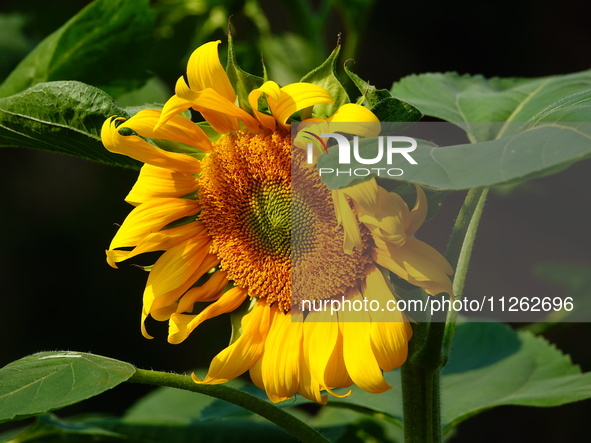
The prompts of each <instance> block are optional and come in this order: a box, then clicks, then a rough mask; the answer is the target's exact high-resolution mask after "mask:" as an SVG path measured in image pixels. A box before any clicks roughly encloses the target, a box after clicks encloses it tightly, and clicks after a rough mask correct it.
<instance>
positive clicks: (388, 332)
mask: <svg viewBox="0 0 591 443" xmlns="http://www.w3.org/2000/svg"><path fill="white" fill-rule="evenodd" d="M411 336H412V329H411V327H410V324H409V323H406V322H372V324H371V345H372V349H373V353H374V355H375V356H376V360H377V361H378V364H379V365H380V368H382V369H383V370H384V371H391V370H392V369H394V368H397V367H399V366H401V365H402V364H403V363H404V362H405V361H406V357H407V353H408V340H410V337H411Z"/></svg>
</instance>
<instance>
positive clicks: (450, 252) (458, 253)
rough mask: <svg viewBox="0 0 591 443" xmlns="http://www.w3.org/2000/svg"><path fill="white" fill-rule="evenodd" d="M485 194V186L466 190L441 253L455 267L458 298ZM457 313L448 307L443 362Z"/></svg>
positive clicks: (455, 289) (466, 271)
mask: <svg viewBox="0 0 591 443" xmlns="http://www.w3.org/2000/svg"><path fill="white" fill-rule="evenodd" d="M487 195H488V188H477V189H471V190H470V191H469V192H468V195H467V196H466V200H464V204H463V205H462V208H461V209H460V213H459V215H458V218H457V220H456V223H455V225H454V228H453V231H452V234H451V238H450V240H449V244H448V246H447V251H446V254H445V255H446V257H447V260H448V261H449V263H450V264H451V266H452V267H453V268H454V269H455V276H454V282H453V291H454V298H455V299H456V300H458V299H461V298H462V294H463V292H464V284H465V282H466V275H467V273H468V264H469V262H470V257H471V256H472V248H473V247H474V239H475V238H476V231H477V230H478V224H479V223H480V218H481V217H482V210H483V209H484V203H485V201H486V196H487ZM457 316H458V314H457V312H456V311H454V310H451V311H450V312H449V314H448V316H447V323H446V324H445V337H444V339H443V360H444V361H445V362H447V358H448V357H449V350H450V347H451V342H452V340H453V335H454V332H455V328H456V318H457Z"/></svg>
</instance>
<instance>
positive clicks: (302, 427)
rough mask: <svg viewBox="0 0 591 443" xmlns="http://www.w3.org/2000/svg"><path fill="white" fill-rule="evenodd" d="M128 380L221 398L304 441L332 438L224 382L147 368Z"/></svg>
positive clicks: (325, 440) (326, 440) (321, 440)
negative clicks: (201, 380)
mask: <svg viewBox="0 0 591 443" xmlns="http://www.w3.org/2000/svg"><path fill="white" fill-rule="evenodd" d="M128 381H129V382H132V383H142V384H148V385H154V386H168V387H171V388H178V389H184V390H186V391H193V392H198V393H200V394H205V395H209V396H210V397H215V398H219V399H221V400H225V401H227V402H229V403H233V404H235V405H237V406H240V407H242V408H244V409H247V410H249V411H252V412H254V413H255V414H258V415H260V416H261V417H264V418H266V419H267V420H269V421H271V422H273V423H275V424H276V425H277V426H280V427H281V428H283V429H285V430H286V431H287V432H289V433H290V434H291V435H293V436H294V437H296V438H297V439H298V440H300V441H305V442H322V443H326V442H329V440H328V439H327V438H326V437H324V436H323V435H322V434H320V433H319V432H318V431H316V430H315V429H313V428H311V427H310V426H308V425H307V424H305V423H303V422H302V421H300V420H298V419H297V418H295V417H294V416H293V415H291V414H289V413H288V412H286V411H284V410H283V409H280V408H278V407H277V406H274V405H272V404H271V403H269V402H267V401H265V400H262V399H260V398H257V397H254V396H252V395H250V394H247V393H246V392H242V391H238V390H236V389H232V388H229V387H227V386H224V385H203V384H197V383H195V382H194V381H193V380H192V379H191V377H189V376H186V375H178V374H171V373H168V372H158V371H148V370H145V369H137V370H136V373H135V374H134V375H132V377H131V378H130V379H129V380H128Z"/></svg>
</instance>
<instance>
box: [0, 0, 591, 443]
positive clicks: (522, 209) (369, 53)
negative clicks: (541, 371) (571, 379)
mask: <svg viewBox="0 0 591 443" xmlns="http://www.w3.org/2000/svg"><path fill="white" fill-rule="evenodd" d="M236 3H237V5H238V6H240V2H236ZM398 3H399V4H398ZM84 4H86V2H84V1H61V2H41V1H38V2H35V1H31V0H29V1H3V2H2V5H1V6H0V12H14V11H21V12H24V13H26V14H28V17H30V18H29V20H30V21H29V23H28V24H27V27H26V30H27V33H26V35H27V38H28V44H29V45H33V44H34V43H35V41H38V40H39V39H41V38H43V37H44V36H45V35H47V34H48V33H50V32H51V31H53V30H54V29H56V28H57V27H58V26H60V25H61V23H63V22H65V21H66V20H67V19H68V18H70V17H71V16H72V15H73V14H74V13H75V12H76V11H77V10H79V9H80V8H81V7H82V6H83V5H84ZM262 5H263V10H265V11H266V13H267V15H268V18H269V21H270V22H271V25H272V27H273V31H274V32H276V33H281V32H284V31H285V30H286V29H289V27H290V26H291V24H290V22H289V15H288V13H287V12H286V9H285V8H283V7H282V3H278V4H274V3H273V2H263V3H262ZM238 6H237V8H238ZM237 10H239V9H237ZM590 17H591V10H590V6H589V3H588V2H585V1H564V2H562V3H560V6H558V3H556V2H549V1H542V2H533V1H532V2H530V1H512V2H508V1H506V2H505V1H503V2H494V3H482V2H474V3H473V4H472V6H466V5H465V4H464V5H463V6H459V5H455V4H453V3H451V2H437V3H434V4H426V3H422V2H421V3H413V2H385V1H384V2H377V3H376V4H375V6H374V8H373V12H372V14H371V16H370V18H369V20H368V21H367V28H366V33H365V35H364V37H363V40H362V41H361V44H360V46H359V50H358V53H357V55H356V57H355V59H356V64H355V71H356V72H357V73H358V74H359V75H360V76H361V77H362V78H364V79H368V80H370V81H371V82H372V83H373V84H375V85H377V86H378V87H381V88H389V87H390V86H391V83H392V82H393V81H395V80H397V79H399V78H401V77H403V76H405V75H409V74H412V73H423V72H436V71H448V70H453V71H458V72H460V73H480V74H484V75H485V76H525V77H531V76H543V75H552V74H563V73H569V72H574V71H580V70H584V69H589V68H590V65H591V61H590V60H589V56H588V53H589V51H588V50H589V43H591V38H590V37H591V27H590V26H589V18H590ZM233 21H234V25H235V27H237V28H238V33H240V32H243V33H248V32H249V31H248V30H246V31H245V30H244V28H242V29H243V30H242V31H241V28H240V26H241V25H242V23H244V25H243V26H248V24H247V23H248V22H247V21H246V20H245V19H244V18H243V17H241V16H240V14H239V13H238V14H237V15H236V17H235V18H233ZM343 31H344V29H343V26H342V22H341V21H340V20H339V18H338V16H337V15H336V14H335V17H334V19H333V20H332V21H331V22H330V23H329V26H327V28H326V35H325V41H326V48H325V49H326V51H329V50H330V48H331V46H332V45H333V42H334V41H335V40H336V38H335V36H336V34H337V33H338V32H343ZM179 32H181V31H179ZM238 36H239V35H238ZM220 37H222V36H221V35H220ZM343 38H344V39H346V38H347V36H346V35H343ZM189 49H190V48H178V47H177V48H176V49H174V50H171V51H173V52H174V51H176V52H178V53H183V54H184V53H186V51H187V50H189ZM326 55H328V52H326ZM16 62H18V59H15V63H16ZM312 67H313V66H310V67H309V68H312ZM169 70H170V72H172V73H174V74H170V78H166V81H168V82H171V81H174V80H175V79H176V78H177V77H178V75H180V74H181V73H182V72H183V65H182V63H180V62H179V63H178V65H177V66H169ZM0 80H1V78H0ZM590 172H591V168H590V164H589V162H588V161H584V162H581V163H579V164H577V165H575V166H573V167H571V168H569V169H568V170H566V171H563V172H561V173H559V174H557V175H554V176H551V177H547V178H545V179H540V180H535V181H533V182H531V183H530V184H528V185H526V186H523V187H520V188H518V189H517V190H515V191H514V192H513V193H510V194H508V195H502V194H500V193H495V192H493V193H492V195H491V197H490V198H489V201H488V202H487V206H486V209H485V213H484V217H483V221H482V224H481V227H480V231H479V236H478V238H477V242H476V247H475V251H474V255H473V260H472V262H471V268H470V273H469V275H468V281H467V287H466V293H474V292H476V291H481V292H482V290H483V288H484V290H486V291H487V292H490V293H504V294H506V295H507V296H511V295H520V294H532V295H533V294H535V295H539V296H546V295H554V294H560V293H561V292H560V289H559V288H556V287H552V286H549V285H548V284H545V283H543V282H541V281H540V280H538V279H536V278H535V277H534V276H533V274H532V269H533V267H534V266H535V265H536V264H538V263H541V262H544V261H548V260H562V261H570V262H575V263H581V262H586V263H590V262H591V256H590V254H589V250H590V248H591V237H590V236H589V235H588V232H587V231H588V226H589V220H590V217H589V216H590V211H589V201H590V199H589V197H590V192H589V183H590V180H589V174H590ZM136 175H137V174H136V172H134V171H128V170H122V169H115V168H109V167H106V166H103V165H100V164H95V163H91V162H87V161H83V160H79V159H75V158H70V157H66V156H61V155H55V154H48V153H45V152H38V151H30V150H21V149H4V150H2V151H0V177H1V180H2V181H1V184H2V186H1V187H0V233H2V237H3V242H2V247H1V248H0V278H1V280H0V318H1V321H0V343H1V348H0V349H1V353H0V366H3V365H4V364H6V363H9V362H10V361H13V360H15V359H18V358H20V357H23V356H25V355H28V354H31V353H33V352H38V351H42V350H57V349H67V350H76V351H84V352H93V353H96V354H102V355H107V356H110V357H113V358H117V359H121V360H126V361H129V362H131V363H133V364H135V365H137V366H138V367H142V368H148V369H156V370H166V371H177V372H182V371H187V370H190V369H192V368H195V367H202V366H206V365H207V364H208V363H209V361H210V360H211V357H212V356H213V355H215V353H216V352H217V351H219V350H220V349H221V348H222V347H223V346H224V345H225V344H226V343H227V340H228V338H229V328H228V327H227V326H228V321H227V319H225V318H220V319H217V320H214V321H209V322H207V323H206V324H204V325H202V326H200V328H199V329H198V330H197V331H196V332H195V333H193V334H192V336H191V337H190V338H189V339H188V340H186V341H185V342H184V343H182V344H180V345H169V344H167V343H166V324H161V323H157V322H149V324H148V327H149V330H150V332H151V333H152V335H154V336H155V337H156V339H154V340H146V339H144V338H143V337H142V336H141V334H140V328H139V321H140V310H141V295H142V291H143V286H144V284H145V281H146V278H147V274H146V273H145V272H143V271H141V270H140V269H138V268H135V267H132V266H129V265H121V266H120V267H121V269H120V270H118V271H117V270H114V269H111V268H110V267H109V266H108V265H107V264H106V261H105V258H104V250H105V249H106V248H107V247H108V245H109V242H110V240H111V238H112V236H113V234H114V233H115V231H116V227H115V226H114V224H115V223H121V222H122V221H123V219H124V218H125V216H126V215H127V214H128V212H129V211H130V209H131V207H130V206H129V205H127V204H126V203H125V202H124V201H123V198H124V197H125V195H126V193H127V192H128V190H129V189H130V188H131V186H132V184H133V183H134V181H135V178H136ZM463 195H464V194H463V193H457V194H454V195H452V196H451V197H450V198H449V199H448V200H447V201H446V203H445V205H444V209H443V210H442V211H441V213H440V214H439V216H438V217H437V218H435V219H434V220H432V221H430V222H428V223H426V224H425V225H424V226H423V228H422V229H421V230H420V231H419V233H418V237H419V238H421V239H423V240H425V241H427V242H429V243H431V244H433V245H435V246H436V247H437V249H439V250H440V251H443V250H444V248H445V244H446V242H447V238H448V236H449V233H450V231H451V226H452V224H453V220H454V217H455V215H456V214H457V210H458V208H459V206H460V205H461V201H462V198H463ZM519 326H521V325H516V327H519ZM546 336H547V338H548V339H549V340H550V341H552V342H553V343H556V344H557V346H558V347H559V348H560V349H562V350H563V351H565V352H567V353H570V354H571V356H572V359H573V361H574V363H577V364H579V365H581V366H582V368H583V370H585V371H589V370H591V355H590V353H589V345H588V343H589V342H590V340H591V329H589V327H588V325H586V324H579V325H568V327H566V328H562V329H558V330H553V331H550V332H549V333H548V334H546ZM143 392H146V389H145V388H144V387H140V386H132V385H127V384H125V385H122V386H120V387H118V388H117V389H115V390H113V391H110V392H107V393H105V394H103V395H101V396H99V397H97V398H95V399H92V400H90V401H88V402H85V403H82V404H80V405H76V406H74V407H70V408H67V409H65V410H63V411H61V412H60V414H62V415H67V414H68V413H76V412H80V411H87V410H92V411H108V412H122V411H123V410H125V408H126V407H128V406H129V405H130V404H131V403H132V402H133V400H134V399H135V398H136V397H137V396H138V395H140V394H141V393H143ZM590 413H591V401H585V402H580V403H577V404H573V405H567V406H563V407H559V408H551V409H532V408H521V407H503V408H498V409H495V410H493V411H489V412H487V413H484V414H482V415H481V416H478V417H476V418H474V419H471V420H469V421H468V422H466V423H464V424H462V425H461V426H460V427H459V430H458V434H457V438H456V439H455V440H454V441H457V442H463V441H465V442H468V441H474V440H476V439H478V441H499V440H502V441H507V442H517V441H520V442H530V441H531V442H533V441H585V440H588V439H587V438H584V437H585V436H587V435H588V417H589V414H590Z"/></svg>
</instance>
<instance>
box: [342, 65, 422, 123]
mask: <svg viewBox="0 0 591 443" xmlns="http://www.w3.org/2000/svg"><path fill="white" fill-rule="evenodd" d="M345 72H346V73H347V75H348V76H349V78H350V79H351V81H353V83H354V84H355V86H357V89H359V92H360V93H361V94H362V95H363V97H364V98H365V102H366V104H367V107H368V108H369V109H371V112H373V113H374V114H375V115H376V117H377V118H378V119H379V120H380V121H382V122H416V121H419V120H420V119H421V117H423V114H422V113H421V111H419V110H418V109H417V108H415V107H414V106H413V105H411V104H409V103H406V102H403V101H402V100H399V99H397V98H394V97H392V94H391V93H390V91H388V90H387V89H377V88H376V87H375V86H372V85H370V84H369V82H366V81H364V80H362V79H361V77H359V76H358V75H357V74H355V73H354V72H351V70H350V69H349V68H348V67H347V65H346V64H345Z"/></svg>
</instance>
